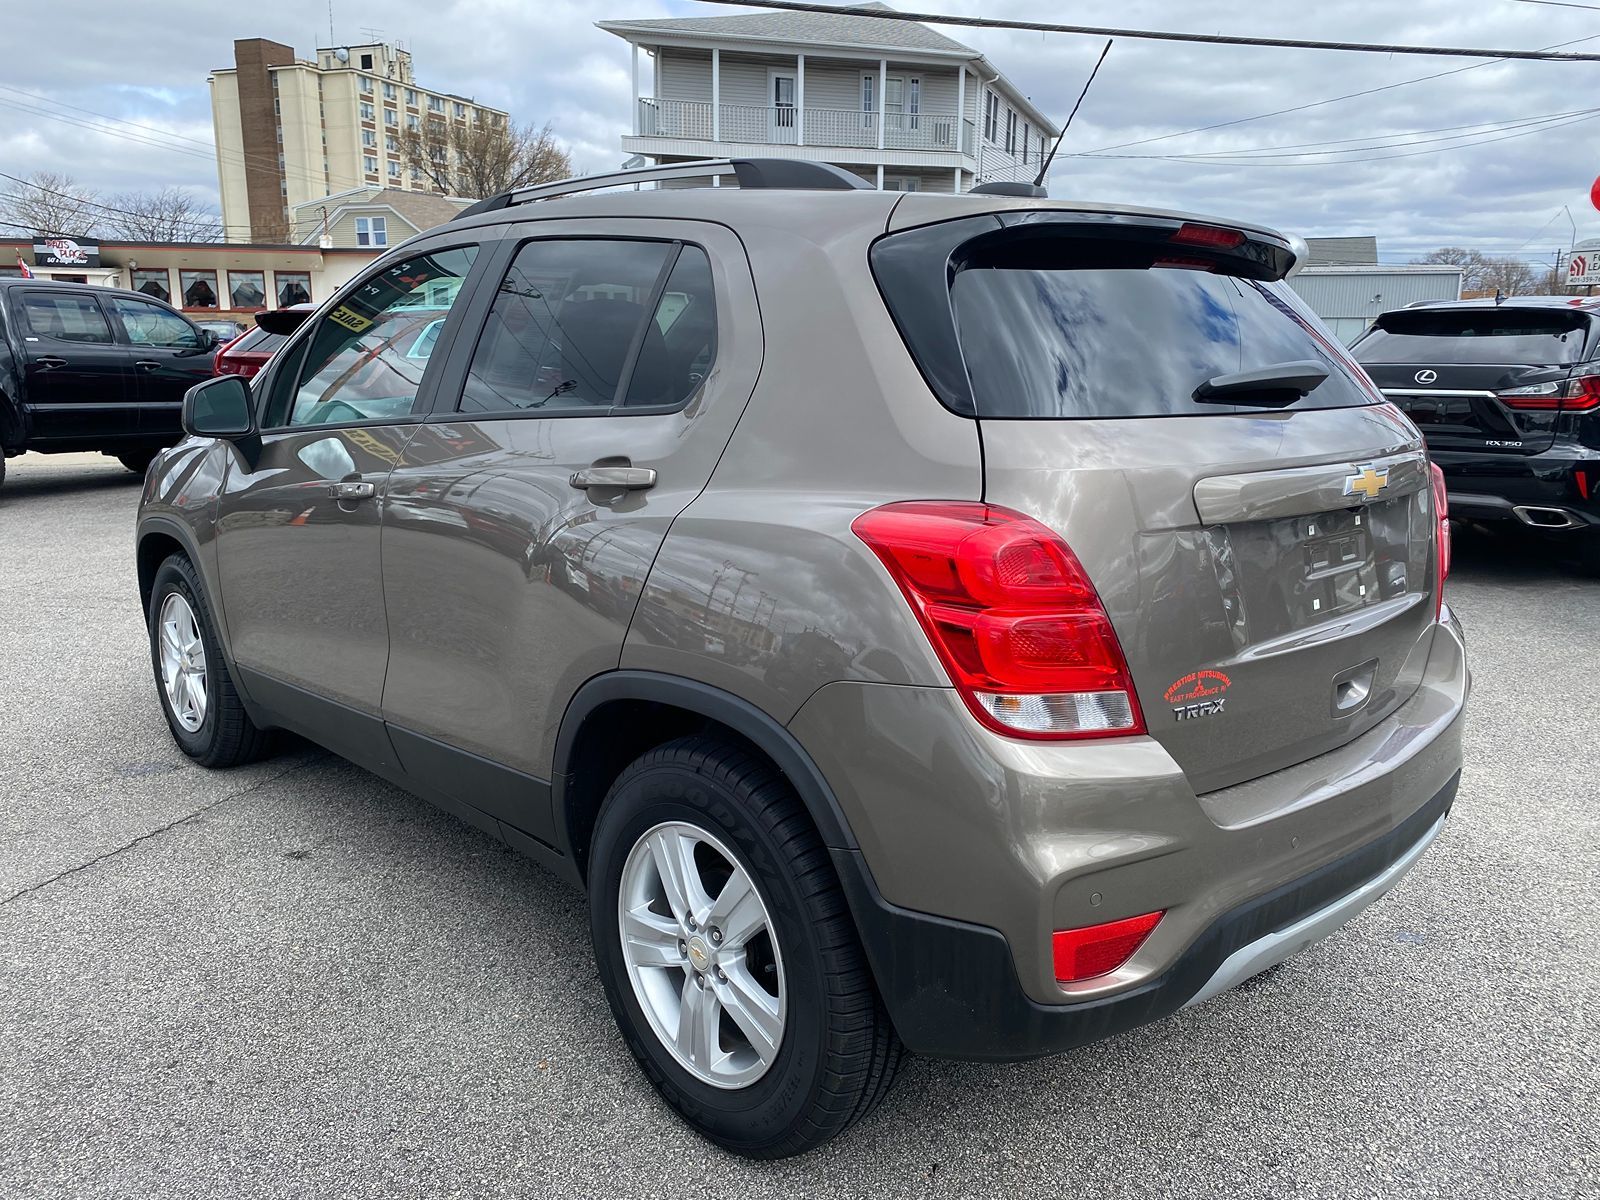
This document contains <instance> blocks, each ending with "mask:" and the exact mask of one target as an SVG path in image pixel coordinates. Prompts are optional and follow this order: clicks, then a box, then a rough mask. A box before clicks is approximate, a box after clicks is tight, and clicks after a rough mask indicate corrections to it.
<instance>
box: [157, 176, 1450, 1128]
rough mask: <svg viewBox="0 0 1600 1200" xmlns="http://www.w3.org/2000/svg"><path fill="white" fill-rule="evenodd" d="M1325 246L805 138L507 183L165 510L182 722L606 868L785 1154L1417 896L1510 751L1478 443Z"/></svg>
mask: <svg viewBox="0 0 1600 1200" xmlns="http://www.w3.org/2000/svg"><path fill="white" fill-rule="evenodd" d="M710 177H718V179H719V182H720V184H722V185H724V186H717V187H709V186H694V184H695V183H696V182H699V181H704V180H706V179H709V178H710ZM637 183H644V184H646V185H671V186H647V187H645V188H637V187H634V186H632V185H634V184H637ZM734 185H737V186H734ZM619 186H620V187H621V188H623V189H624V190H616V189H617V188H618V187H619ZM606 188H611V189H612V190H609V191H607V190H604V189H606ZM1296 244H1297V243H1294V242H1291V241H1290V240H1289V239H1286V238H1285V237H1283V236H1282V235H1279V234H1276V233H1273V232H1271V231H1270V230H1266V229H1261V228H1257V227H1255V226H1251V225H1246V224H1241V223H1238V222H1233V221H1219V220H1213V219H1209V218H1198V217H1189V216H1184V215H1181V214H1176V213H1165V212H1154V211H1146V210H1138V209H1130V208H1120V207H1114V206H1113V207H1108V206H1101V205H1092V204H1074V203H1065V202H1053V201H1051V200H1049V199H1046V198H1044V196H1043V194H1042V193H1039V192H1037V191H1036V190H1034V189H1029V188H1025V187H1022V188H1019V187H1011V188H1002V189H979V191H977V192H974V193H972V194H968V195H928V194H920V195H919V194H900V193H892V192H880V191H874V190H868V189H865V188H864V187H862V185H861V184H860V182H859V181H858V180H856V179H855V178H854V177H853V176H850V175H847V174H846V173H844V172H843V171H840V170H838V169H837V168H831V167H826V166H819V165H816V164H810V163H794V162H774V161H771V160H714V161H705V162H697V163H690V164H679V165H676V166H662V167H653V168H646V169H644V170H643V171H639V172H633V173H624V174H621V175H611V176H596V177H590V178H588V179H584V180H575V181H569V182H567V183H564V184H559V185H543V186H540V187H535V188H530V189H526V190H524V191H521V192H517V193H512V194H507V195H503V196H497V197H495V198H493V199H491V200H487V201H483V202H481V203H479V204H478V205H476V206H474V207H473V208H471V209H469V210H467V211H466V212H465V213H463V214H462V215H461V216H460V217H459V218H457V219H456V220H454V221H451V222H450V223H448V224H447V225H444V226H442V227H440V228H437V229H433V230H430V231H428V232H427V233H426V234H423V235H422V236H420V237H417V238H415V239H413V240H411V241H410V242H407V243H406V244H405V245H403V246H398V247H396V248H394V249H392V250H390V251H389V252H388V253H387V254H385V255H384V256H383V258H381V259H380V260H378V261H377V262H376V263H374V264H373V265H372V267H371V268H370V269H369V270H368V271H367V272H366V274H364V275H363V276H361V277H360V278H357V279H355V280H354V281H352V282H351V283H350V284H349V285H348V286H346V287H345V288H344V289H342V290H341V291H340V292H338V293H337V294H336V295H334V296H333V297H332V298H331V299H329V300H328V301H327V302H326V303H324V304H323V305H322V306H321V307H320V308H319V309H317V310H316V311H315V312H311V313H288V314H277V315H274V314H266V315H264V316H263V317H262V323H263V324H264V325H266V326H268V327H271V328H276V329H278V330H279V331H280V332H291V336H290V337H289V339H288V341H287V342H286V343H285V344H284V345H283V347H282V348H281V349H280V350H278V352H277V353H276V354H274V356H273V357H272V359H271V361H270V363H269V364H268V365H267V367H266V368H265V369H264V370H263V371H262V372H261V373H260V375H258V376H257V377H256V378H255V380H254V381H253V382H251V383H246V382H245V381H243V380H241V379H239V378H238V377H223V378H218V379H215V380H212V381H209V382H207V383H204V384H201V385H199V386H198V387H196V388H194V389H193V390H192V391H191V392H190V394H189V396H188V398H187V401H186V406H185V418H184V419H185V430H186V432H187V434H188V437H187V439H186V440H185V441H184V442H182V443H181V444H180V445H178V446H176V447H174V448H173V449H171V450H169V451H167V452H166V453H164V454H163V455H162V456H161V457H160V458H159V459H158V460H157V462H156V463H155V464H154V465H153V467H152V469H151V471H150V473H149V475H148V477H147V479H146V483H145V489H144V493H143V499H142V503H141V506H140V510H139V518H138V576H139V585H140V590H141V599H142V601H143V604H144V609H145V612H146V613H147V615H148V622H149V633H150V648H151V659H152V663H153V666H154V669H155V680H156V684H157V693H158V695H159V697H160V701H161V704H162V706H163V709H164V711H165V713H166V718H167V722H168V724H169V725H170V727H171V730H172V734H173V736H174V737H175V738H176V739H177V741H178V744H179V745H180V746H181V747H182V748H183V749H184V751H185V752H186V753H188V754H189V755H191V756H192V757H194V758H195V759H196V760H197V761H198V762H200V763H201V764H203V765H205V766H209V767H227V766H233V765H235V764H238V763H241V762H244V761H246V760H247V759H250V758H253V757H256V756H258V755H260V754H262V753H264V752H265V751H266V749H267V747H268V745H269V741H270V731H272V730H275V729H285V730H292V731H294V732H296V733H298V734H301V735H303V736H305V737H307V738H310V739H312V740H313V741H315V742H317V743H320V744H321V745H323V746H325V747H327V748H328V749H329V750H332V751H334V752H335V753H337V754H340V755H343V756H344V757H346V758H348V759H350V760H351V761H353V762H356V763H359V764H360V765H362V766H363V767H366V768H368V769H369V770H371V771H374V772H376V773H377V774H379V775H381V776H383V777H384V778H386V779H389V780H392V781H394V782H395V783H396V784H398V785H399V786H401V787H403V788H406V789H408V790H410V791H412V792H415V793H417V794H418V795H421V796H424V797H426V798H427V799H429V800H431V801H432V802H434V803H436V804H438V805H441V806H442V807H444V808H445V809H447V810H449V811H450V812H453V813H455V814H457V815H458V816H460V817H461V818H462V819H464V820H466V821H468V822H470V823H472V824H473V825H476V826H477V827H479V828H480V829H482V830H484V831H485V832H487V833H488V834H489V835H490V836H491V837H494V838H498V839H502V840H503V841H505V842H506V843H508V844H509V845H511V846H513V847H515V848H517V849H518V850H520V851H522V852H524V853H526V854H528V855H530V856H531V857H533V858H534V859H536V860H538V861H539V862H541V863H543V864H545V865H547V866H548V867H549V868H550V869H551V870H552V871H554V872H555V873H556V874H557V875H559V876H561V877H562V878H564V879H566V880H568V881H570V882H571V883H572V884H574V885H576V886H578V887H580V888H583V889H585V890H586V891H587V895H588V897H589V905H590V914H591V923H592V933H593V939H594V955H595V964H596V968H597V972H598V974H599V976H600V981H601V983H602V985H603V986H604V988H605V990H606V995H607V997H608V998H609V1000H610V1003H611V1007H612V1010H613V1012H614V1013H615V1016H616V1020H617V1025H618V1027H619V1028H620V1030H621V1032H622V1036H623V1037H624V1039H625V1040H626V1041H627V1043H628V1046H629V1048H630V1049H631V1050H632V1052H633V1054H634V1055H635V1057H636V1058H637V1059H638V1061H639V1064H640V1066H641V1067H642V1068H643V1070H644V1073H645V1074H646V1075H647V1076H648V1077H649V1079H650V1081H651V1082H652V1083H653V1084H654V1085H655V1087H656V1089H657V1090H658V1091H659V1092H660V1093H661V1095H662V1097H663V1098H664V1099H665V1100H666V1102H667V1103H668V1104H670V1105H671V1106H672V1107H673V1108H674V1109H676V1110H677V1111H678V1112H679V1113H680V1114H682V1116H683V1117H684V1119H685V1120H687V1121H688V1122H689V1123H690V1124H692V1125H693V1126H694V1127H695V1128H696V1129H698V1130H700V1131H701V1132H702V1133H703V1134H705V1136H707V1137H709V1138H711V1139H712V1140H714V1141H716V1142H717V1143H719V1144H721V1145H722V1146H725V1147H727V1148H728V1149H730V1150H733V1151H735V1152H738V1153H741V1154H746V1155H751V1156H756V1157H778V1156H782V1155H788V1154H794V1153H797V1152H800V1151H803V1150H806V1149H808V1148H811V1147H814V1146H817V1145H818V1144H820V1143H822V1142H825V1141H826V1140H827V1139H829V1138H831V1137H833V1136H834V1135H835V1134H837V1133H839V1132H840V1131H842V1130H843V1129H845V1128H846V1127H848V1126H849V1125H850V1124H851V1123H852V1122H854V1121H856V1120H858V1119H859V1118H860V1117H861V1116H862V1115H863V1114H865V1113H866V1112H868V1111H870V1110H871V1108H872V1107H873V1105H874V1104H875V1103H876V1102H877V1101H878V1100H879V1099H880V1098H881V1097H882V1096H883V1094H884V1092H885V1090H886V1089H887V1088H888V1087H889V1084H890V1081H891V1080H892V1078H893V1076H894V1073H895V1069H896V1067H897V1065H898V1063H899V1061H900V1058H901V1056H902V1054H903V1053H904V1052H905V1051H913V1052H918V1053H923V1054H930V1055H938V1056H944V1057H950V1058H963V1059H1022V1058H1031V1057H1035V1056H1039V1055H1046V1054H1053V1053H1056V1052H1059V1051H1063V1050H1068V1049H1071V1048H1072V1047H1075V1046H1080V1045H1082V1044H1084V1043H1086V1042H1089V1041H1092V1040H1094V1039H1096V1038H1103V1037H1107V1036H1110V1035H1113V1034H1116V1033H1118V1032H1120V1031H1122V1030H1125V1029H1128V1028H1130V1027H1131V1026H1135V1025H1138V1024H1140V1023H1143V1022H1147V1021H1152V1020H1156V1019H1158V1018H1160V1017H1162V1016H1164V1015H1166V1014H1168V1013H1171V1012H1173V1011H1174V1010H1176V1009H1178V1008H1180V1007H1182V1006H1184V1005H1189V1004H1195V1003H1198V1002H1201V1001H1204V1000H1205V999H1207V998H1209V997H1210V996H1212V995H1214V994H1216V993H1217V992H1219V991H1221V990H1223V989H1224V988H1227V987H1230V986H1232V985H1233V984H1236V983H1238V982H1239V981H1240V980H1242V979H1245V978H1247V977H1248V976H1250V975H1252V974H1255V973H1257V972H1259V971H1262V970H1264V969H1266V968H1267V967H1269V966H1271V965H1273V964H1275V963H1277V962H1279V961H1281V960H1283V959H1284V958H1286V957H1288V956H1289V955H1291V954H1294V953H1295V952H1296V951H1298V950H1300V949H1301V948H1302V947H1304V946H1305V945H1307V944H1308V943H1309V942H1311V941H1313V940H1315V939H1317V938H1320V937H1322V936H1324V935H1326V934H1327V933H1329V932H1330V931H1332V930H1334V929H1336V928H1338V927H1339V926H1340V925H1342V924H1343V923H1345V922H1346V921H1348V920H1349V919H1350V918H1351V917H1352V916H1353V915H1354V914H1356V913H1357V912H1359V911H1360V910H1361V909H1362V908H1363V907H1365V906H1366V905H1367V904H1369V903H1371V902H1372V901H1373V900H1374V899H1376V898H1377V897H1378V896H1380V895H1382V894H1383V893H1384V892H1385V891H1386V890H1387V889H1389V888H1390V887H1392V886H1393V885H1394V884H1395V882H1396V880H1397V879H1398V878H1399V877H1400V876H1401V875H1402V874H1404V873H1405V871H1406V870H1407V869H1408V868H1409V867H1410V866H1411V865H1412V864H1413V863H1414V862H1415V861H1416V860H1417V858H1418V857H1419V856H1420V855H1421V854H1422V853H1423V852H1424V851H1425V850H1426V849H1427V847H1428V845H1429V844H1430V843H1431V842H1432V840H1433V839H1434V837H1435V836H1436V835H1437V834H1438V833H1439V830H1440V828H1441V826H1442V825H1443V823H1444V820H1445V816H1446V814H1447V813H1448V812H1449V810H1450V806H1451V803H1452V801H1453V799H1454V797H1455V794H1456V784H1457V778H1458V775H1459V771H1460V765H1461V744H1460V742H1461V729H1462V711H1463V706H1464V704H1465V702H1466V698H1467V692H1468V674H1467V667H1466V663H1465V659H1464V652H1463V637H1462V632H1461V629H1460V627H1459V625H1458V624H1457V623H1456V621H1455V620H1454V619H1453V618H1452V616H1451V613H1450V610H1449V609H1448V608H1447V607H1445V606H1444V605H1443V604H1442V602H1441V591H1442V587H1443V584H1444V580H1445V576H1446V574H1447V572H1448V568H1449V557H1450V556H1449V538H1448V525H1447V523H1446V514H1445V505H1444V492H1443V488H1442V486H1441V483H1440V478H1439V474H1438V472H1437V471H1436V470H1434V469H1433V468H1432V467H1431V465H1430V463H1429V461H1428V458H1427V456H1426V453H1425V451H1424V448H1423V443H1422V440H1421V438H1420V437H1419V436H1418V434H1417V431H1416V429H1415V428H1414V427H1413V426H1412V425H1411V423H1410V422H1409V421H1408V420H1407V419H1406V418H1405V417H1404V416H1403V415H1402V414H1401V413H1400V412H1399V411H1398V410H1396V409H1395V408H1394V407H1393V406H1391V405H1390V404H1388V403H1385V402H1384V399H1383V397H1382V395H1381V394H1379V393H1378V392H1377V391H1376V390H1375V389H1374V387H1373V385H1372V384H1371V382H1370V381H1369V380H1368V379H1367V377H1366V376H1365V375H1364V374H1363V373H1362V371H1361V369H1360V368H1359V367H1358V366H1356V365H1355V364H1354V362H1353V361H1352V360H1351V358H1350V357H1349V355H1348V354H1347V353H1346V352H1345V351H1344V349H1343V348H1342V347H1341V346H1340V345H1339V344H1338V343H1337V342H1335V341H1334V340H1333V339H1332V338H1331V337H1330V336H1329V335H1328V333H1327V331H1326V330H1325V329H1324V328H1323V327H1322V325H1321V324H1320V323H1319V322H1318V321H1317V319H1316V318H1315V317H1313V316H1312V315H1310V313H1308V312H1307V310H1306V308H1305V306H1304V305H1303V304H1301V302H1300V301H1299V300H1298V299H1297V298H1296V297H1295V296H1294V294H1293V293H1292V292H1291V291H1290V290H1289V289H1288V287H1287V286H1286V285H1285V283H1284V282H1283V281H1284V278H1285V276H1286V275H1287V274H1288V273H1289V271H1290V270H1291V269H1292V267H1293V266H1294V264H1295V258H1296V249H1295V247H1296ZM296 321H298V322H300V323H299V325H298V328H294V323H295V322H296Z"/></svg>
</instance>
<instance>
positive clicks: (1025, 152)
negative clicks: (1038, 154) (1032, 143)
mask: <svg viewBox="0 0 1600 1200" xmlns="http://www.w3.org/2000/svg"><path fill="white" fill-rule="evenodd" d="M1032 132H1033V131H1032V130H1031V129H1030V128H1029V127H1028V123H1027V122H1026V121H1024V122H1023V123H1022V161H1023V162H1027V161H1028V139H1029V138H1030V137H1031V136H1032Z"/></svg>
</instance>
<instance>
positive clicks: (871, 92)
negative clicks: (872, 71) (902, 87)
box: [861, 74, 878, 113]
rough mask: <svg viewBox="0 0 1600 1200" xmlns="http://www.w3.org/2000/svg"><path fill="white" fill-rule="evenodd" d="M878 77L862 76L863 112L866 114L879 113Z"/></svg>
mask: <svg viewBox="0 0 1600 1200" xmlns="http://www.w3.org/2000/svg"><path fill="white" fill-rule="evenodd" d="M877 88H878V77H877V76H876V75H866V74H863V75H862V76H861V111H862V112H864V113H869V112H877V111H878V102H877V96H878V92H877Z"/></svg>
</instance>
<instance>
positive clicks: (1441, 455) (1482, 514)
mask: <svg viewBox="0 0 1600 1200" xmlns="http://www.w3.org/2000/svg"><path fill="white" fill-rule="evenodd" d="M1432 458H1433V460H1434V462H1436V463H1438V464H1439V468H1440V470H1442V471H1443V472H1444V481H1445V489H1446V491H1447V492H1448V493H1449V497H1450V515H1451V516H1452V517H1456V518H1460V519H1464V520H1469V521H1505V522H1509V523H1512V524H1519V525H1524V526H1527V527H1529V528H1533V529H1539V530H1541V531H1543V532H1549V533H1582V532H1585V531H1587V530H1590V529H1593V528H1596V527H1600V456H1597V455H1596V454H1595V452H1594V451H1591V450H1588V449H1586V448H1585V447H1582V446H1571V445H1563V444H1559V443H1558V444H1557V445H1556V446H1554V447H1553V448H1551V449H1549V450H1546V451H1544V452H1543V453H1541V454H1529V455H1513V454H1493V455H1491V454H1457V453H1451V452H1449V451H1443V450H1441V451H1437V452H1433V453H1432ZM1580 471H1582V472H1584V473H1585V478H1586V479H1587V480H1588V483H1589V495H1588V496H1587V497H1585V496H1584V495H1583V490H1582V489H1581V488H1580V487H1579V485H1578V472H1580Z"/></svg>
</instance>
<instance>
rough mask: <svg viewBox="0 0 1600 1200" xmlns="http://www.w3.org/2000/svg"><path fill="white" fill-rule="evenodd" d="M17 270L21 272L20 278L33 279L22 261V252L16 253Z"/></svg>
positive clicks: (31, 273) (26, 265)
mask: <svg viewBox="0 0 1600 1200" xmlns="http://www.w3.org/2000/svg"><path fill="white" fill-rule="evenodd" d="M17 270H19V271H21V272H22V277H23V278H24V279H32V278H33V272H32V271H30V270H28V264H27V263H25V262H23V261H22V251H21V250H18V251H17Z"/></svg>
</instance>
